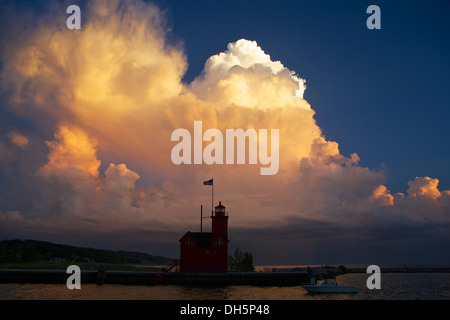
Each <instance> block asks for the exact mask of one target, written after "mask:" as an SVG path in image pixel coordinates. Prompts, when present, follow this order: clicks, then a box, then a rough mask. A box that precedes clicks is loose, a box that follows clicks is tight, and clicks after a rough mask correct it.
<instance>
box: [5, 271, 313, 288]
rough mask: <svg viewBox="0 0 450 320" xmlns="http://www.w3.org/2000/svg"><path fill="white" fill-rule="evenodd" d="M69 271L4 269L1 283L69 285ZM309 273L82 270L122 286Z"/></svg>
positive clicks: (281, 281)
mask: <svg viewBox="0 0 450 320" xmlns="http://www.w3.org/2000/svg"><path fill="white" fill-rule="evenodd" d="M69 276H70V274H67V273H66V271H65V270H0V283H52V284H66V281H67V278H68V277H69ZM308 282H309V279H308V277H307V274H306V273H300V272H293V273H267V272H230V273H220V274H211V273H175V272H173V273H158V272H145V271H103V272H100V271H81V284H83V283H97V284H122V285H257V286H265V285H267V286H298V285H301V284H305V283H308Z"/></svg>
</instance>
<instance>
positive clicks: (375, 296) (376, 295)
mask: <svg viewBox="0 0 450 320" xmlns="http://www.w3.org/2000/svg"><path fill="white" fill-rule="evenodd" d="M366 280H367V275H366V274H345V275H341V276H339V277H338V278H337V281H338V283H339V284H340V285H350V286H355V287H357V288H358V293H356V294H308V293H307V292H306V290H304V289H303V288H301V287H300V286H291V287H268V286H267V287H265V286H262V287H258V286H175V285H173V286H123V285H96V284H84V285H83V284H82V285H81V290H69V289H67V287H66V285H55V284H0V299H27V300H28V299H39V300H76V299H83V300H104V299H108V300H386V299H395V300H409V299H414V300H416V299H422V300H435V299H446V300H447V299H450V274H448V273H421V274H418V273H415V274H414V273H413V274H408V273H405V274H402V273H387V274H383V275H382V277H381V290H369V289H367V287H366Z"/></svg>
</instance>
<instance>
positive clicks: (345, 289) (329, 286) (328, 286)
mask: <svg viewBox="0 0 450 320" xmlns="http://www.w3.org/2000/svg"><path fill="white" fill-rule="evenodd" d="M302 288H303V289H305V290H306V291H308V293H357V292H358V289H357V288H356V287H353V286H338V285H337V283H336V281H334V282H333V281H331V282H328V281H327V279H325V280H324V281H323V282H322V283H320V284H311V285H303V286H302Z"/></svg>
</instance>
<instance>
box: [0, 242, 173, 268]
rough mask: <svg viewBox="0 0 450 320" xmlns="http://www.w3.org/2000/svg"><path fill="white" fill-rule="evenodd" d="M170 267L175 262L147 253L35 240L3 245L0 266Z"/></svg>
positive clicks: (0, 253) (0, 247) (1, 243)
mask: <svg viewBox="0 0 450 320" xmlns="http://www.w3.org/2000/svg"><path fill="white" fill-rule="evenodd" d="M62 259H65V260H66V261H73V262H98V263H124V264H146V265H167V264H170V263H172V262H173V259H170V258H166V257H161V256H153V255H151V254H148V253H141V252H131V251H122V250H121V251H112V250H104V249H94V248H81V247H75V246H69V245H64V244H56V243H51V242H46V241H36V240H25V241H23V240H2V241H0V263H6V262H33V261H51V260H54V261H58V260H62Z"/></svg>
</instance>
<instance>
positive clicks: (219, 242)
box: [180, 202, 228, 273]
mask: <svg viewBox="0 0 450 320" xmlns="http://www.w3.org/2000/svg"><path fill="white" fill-rule="evenodd" d="M211 224H212V225H211V232H190V231H188V232H186V234H185V235H184V236H183V237H182V238H181V239H180V271H181V272H196V273H226V272H227V271H228V215H226V213H225V207H224V206H223V205H222V203H221V202H219V205H218V206H216V207H215V210H214V214H213V215H212V216H211Z"/></svg>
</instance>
